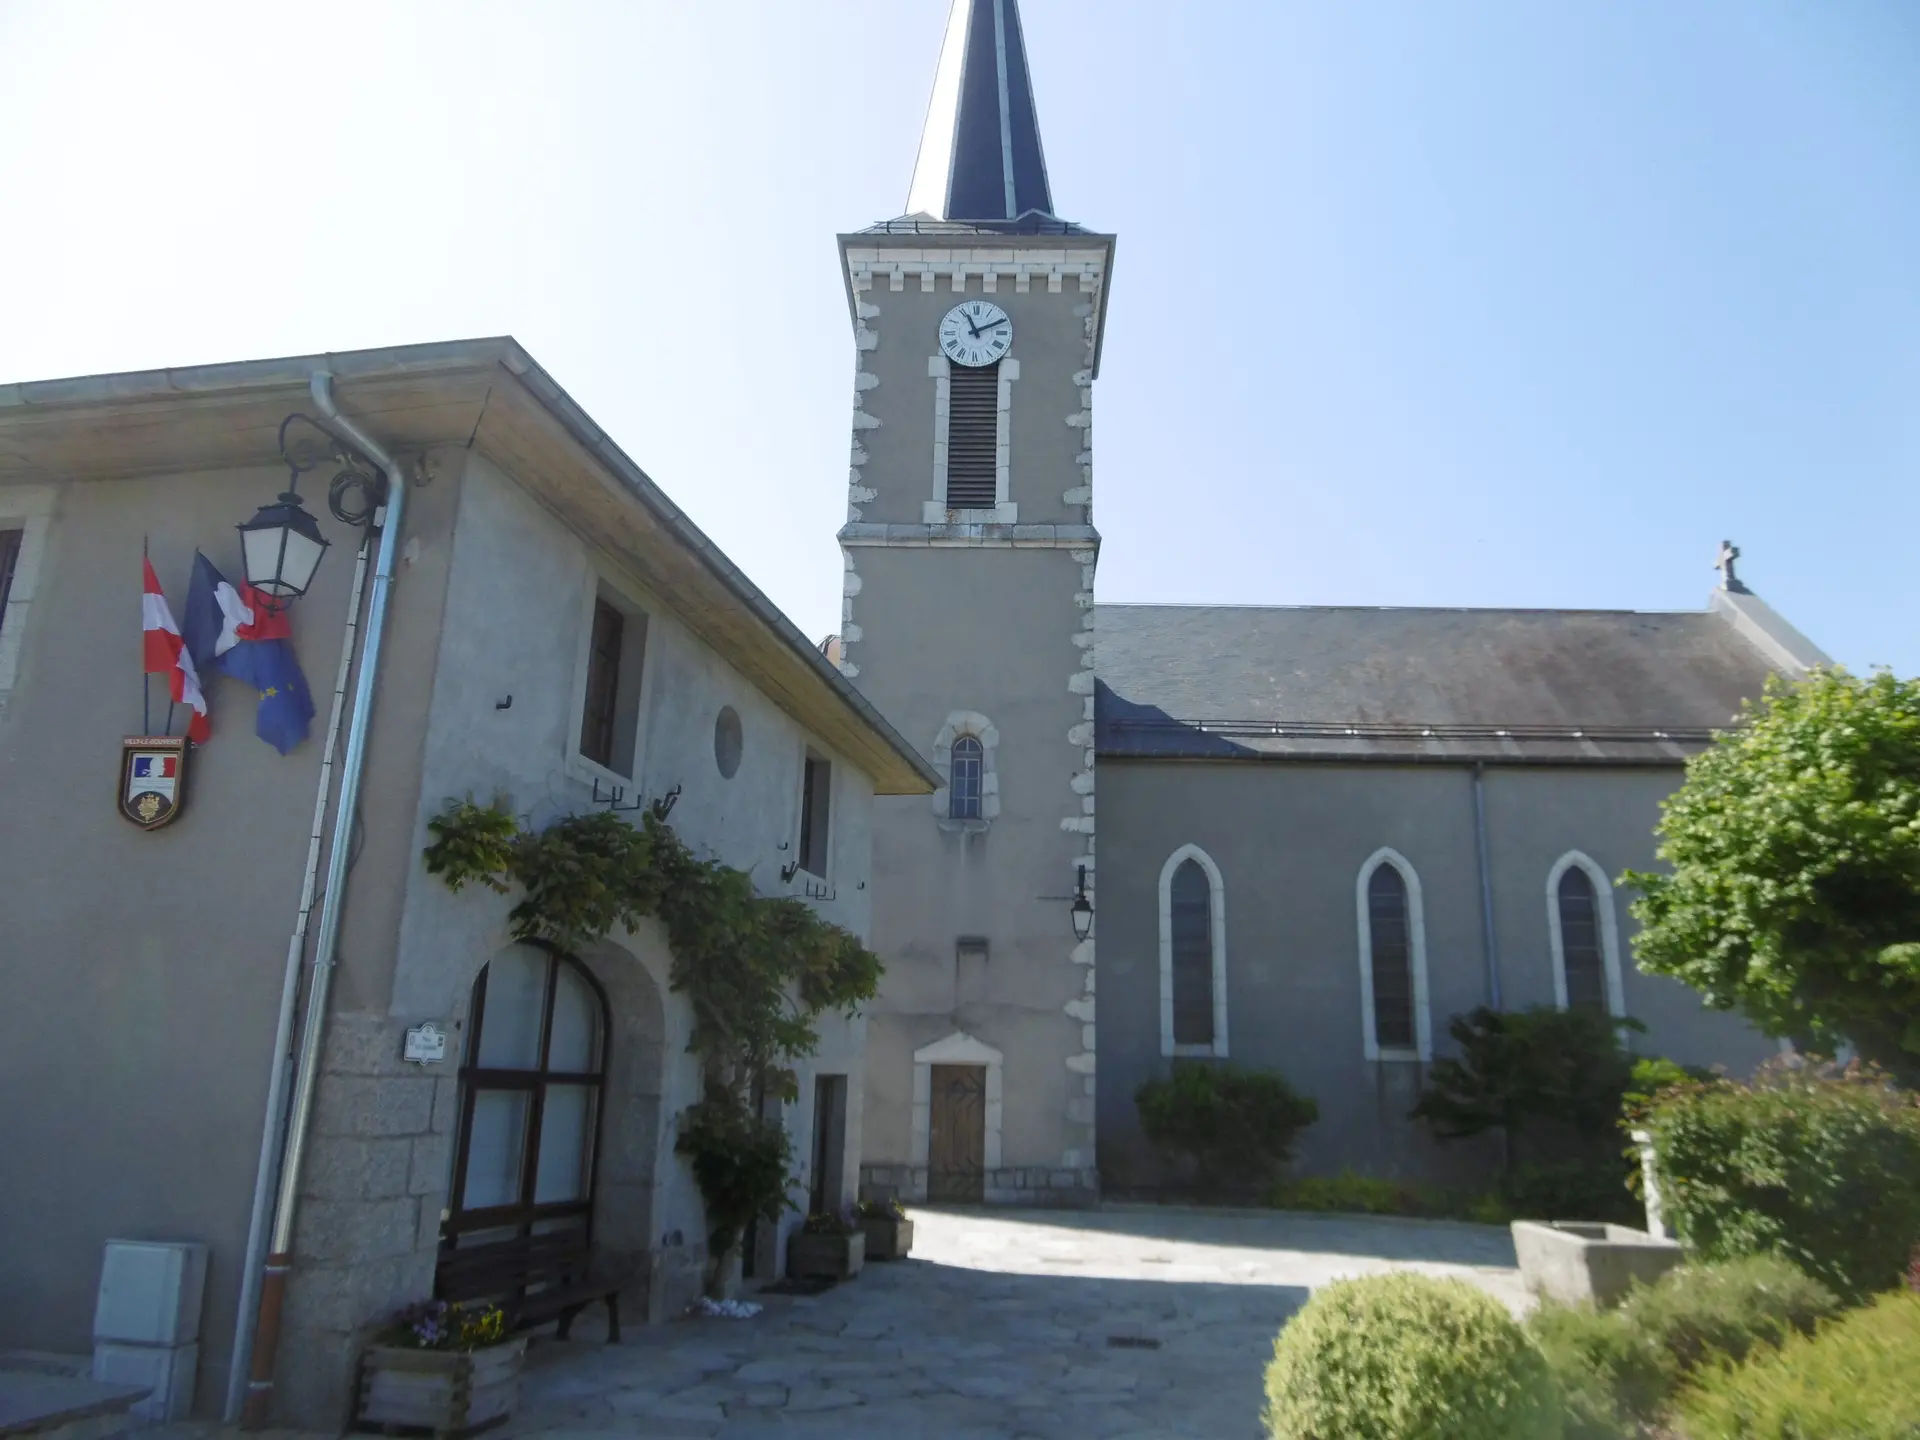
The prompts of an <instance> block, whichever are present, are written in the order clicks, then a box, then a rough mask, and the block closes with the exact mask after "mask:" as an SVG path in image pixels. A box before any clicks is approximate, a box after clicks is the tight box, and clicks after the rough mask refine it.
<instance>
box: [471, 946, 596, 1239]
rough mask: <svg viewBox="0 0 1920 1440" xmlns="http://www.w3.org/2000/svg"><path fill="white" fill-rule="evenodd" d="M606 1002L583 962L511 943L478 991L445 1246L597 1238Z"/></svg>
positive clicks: (482, 974)
mask: <svg viewBox="0 0 1920 1440" xmlns="http://www.w3.org/2000/svg"><path fill="white" fill-rule="evenodd" d="M607 1008H608V1007H607V1001H606V996H605V993H604V992H603V991H602V990H601V987H600V984H599V982H598V981H597V980H596V979H595V978H594V977H593V975H592V974H591V973H590V972H589V971H588V970H587V968H586V967H585V966H584V965H582V964H581V963H580V962H579V961H578V960H576V959H574V958H573V957H572V956H570V955H566V954H562V953H561V952H559V951H557V950H553V949H550V948H546V947H539V946H534V945H524V944H523V945H516V946H514V947H512V948H511V949H509V950H505V951H503V952H501V953H500V954H499V955H498V956H496V957H495V958H494V960H493V961H492V962H491V963H490V964H488V965H487V967H486V968H485V969H484V970H482V971H481V972H480V976H479V978H478V979H477V980H475V981H474V986H473V1005H472V1010H471V1019H470V1023H469V1025H468V1028H467V1043H466V1053H465V1057H464V1060H463V1063H462V1065H461V1069H460V1121H459V1129H458V1131H457V1139H456V1148H455V1155H454V1171H453V1187H452V1193H451V1194H450V1195H449V1196H448V1207H447V1218H446V1221H445V1222H444V1224H443V1226H442V1228H441V1239H442V1245H443V1247H444V1248H446V1249H461V1248H465V1247H470V1246H474V1245H482V1244H487V1243H490V1242H493V1241H499V1240H510V1239H515V1238H519V1237H523V1236H532V1235H547V1234H557V1233H560V1232H563V1231H567V1230H573V1229H578V1230H579V1231H581V1232H582V1234H581V1237H580V1238H581V1239H582V1240H583V1241H587V1240H590V1239H591V1238H592V1230H593V1218H594V1216H593V1194H594V1171H595V1168H596V1166H597V1163H598V1159H599V1149H600V1123H601V1115H602V1111H603V1110H604V1108H605V1106H604V1101H605V1089H606V1070H607V1050H608V1029H607Z"/></svg>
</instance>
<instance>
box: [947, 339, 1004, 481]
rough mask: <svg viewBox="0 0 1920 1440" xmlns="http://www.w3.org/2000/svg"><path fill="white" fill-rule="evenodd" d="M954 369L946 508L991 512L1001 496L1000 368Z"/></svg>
mask: <svg viewBox="0 0 1920 1440" xmlns="http://www.w3.org/2000/svg"><path fill="white" fill-rule="evenodd" d="M949 371H950V374H949V377H948V387H947V508H948V509H949V510H991V509H992V508H993V507H994V505H995V503H996V502H997V500H998V498H999V484H998V470H999V467H998V465H997V464H996V459H997V456H998V453H999V447H1000V365H999V363H998V362H997V361H996V362H995V363H994V364H992V365H980V366H969V365H953V366H950V367H949Z"/></svg>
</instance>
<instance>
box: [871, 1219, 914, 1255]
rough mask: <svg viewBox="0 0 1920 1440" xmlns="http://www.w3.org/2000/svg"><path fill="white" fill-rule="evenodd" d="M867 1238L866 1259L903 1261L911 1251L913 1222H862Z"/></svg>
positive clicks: (886, 1220)
mask: <svg viewBox="0 0 1920 1440" xmlns="http://www.w3.org/2000/svg"><path fill="white" fill-rule="evenodd" d="M860 1229H861V1230H862V1231H863V1232H864V1233H865V1234H866V1237H867V1259H869V1260H904V1259H905V1258H906V1257H907V1256H908V1255H909V1254H911V1253H912V1251H913V1221H911V1220H888V1219H879V1220H862V1221H861V1222H860Z"/></svg>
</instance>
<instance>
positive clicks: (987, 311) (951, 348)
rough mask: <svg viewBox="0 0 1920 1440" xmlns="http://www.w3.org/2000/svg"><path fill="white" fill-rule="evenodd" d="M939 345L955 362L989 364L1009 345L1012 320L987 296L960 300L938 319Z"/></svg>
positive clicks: (1009, 347)
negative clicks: (945, 314) (945, 315)
mask: <svg viewBox="0 0 1920 1440" xmlns="http://www.w3.org/2000/svg"><path fill="white" fill-rule="evenodd" d="M940 348H941V350H942V351H944V352H945V354H946V357H947V358H948V359H949V360H951V361H953V363H954V364H956V365H991V364H993V362H994V361H996V360H998V359H999V358H1000V357H1001V356H1002V355H1005V354H1006V353H1007V351H1008V350H1010V349H1012V348H1013V321H1011V320H1009V319H1008V318H1007V312H1006V311H1004V310H1002V309H1001V308H1000V307H999V306H998V305H996V304H994V303H993V302H992V301H991V300H962V301H961V302H960V303H959V304H958V305H956V306H954V307H953V309H951V310H949V311H948V312H947V318H946V319H944V320H942V321H941V322H940Z"/></svg>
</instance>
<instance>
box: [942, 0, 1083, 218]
mask: <svg viewBox="0 0 1920 1440" xmlns="http://www.w3.org/2000/svg"><path fill="white" fill-rule="evenodd" d="M1036 212H1037V213H1038V214H1041V215H1047V216H1051V215H1052V214H1053V193H1052V191H1051V190H1050V189H1049V188H1048V186H1047V160H1046V156H1045V155H1044V154H1043V153H1042V152H1041V149H1040V120H1039V115H1038V113H1037V112H1036V111H1035V109H1034V105H1033V82H1032V79H1031V77H1030V75H1029V74H1028V71H1027V47H1026V42H1025V41H1024V40H1023V39H1022V37H1021V34H1020V7H1019V4H1018V0H953V12H952V14H951V15H949V16H948V17H947V38H946V41H945V43H944V44H942V45H941V47H940V68H939V70H938V71H936V72H935V74H934V80H933V101H932V103H931V104H930V105H928V107H927V125H926V129H925V130H924V131H922V132H921V135H920V158H919V160H918V161H917V162H916V163H915V165H914V167H913V185H912V187H911V189H909V191H908V192H907V213H908V214H909V215H930V216H932V217H933V218H935V219H937V220H973V221H988V222H991V221H1005V220H1017V219H1019V218H1020V217H1021V216H1023V215H1027V214H1030V213H1036Z"/></svg>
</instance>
